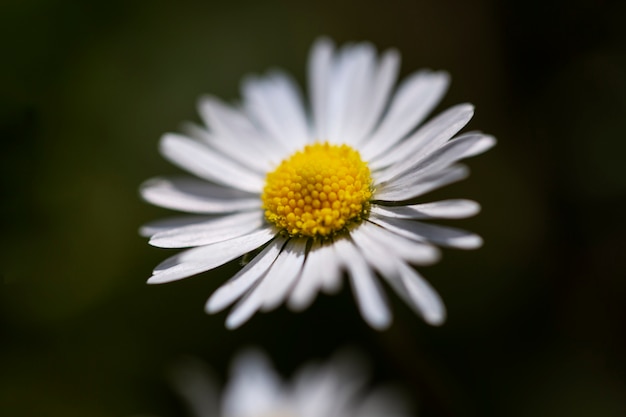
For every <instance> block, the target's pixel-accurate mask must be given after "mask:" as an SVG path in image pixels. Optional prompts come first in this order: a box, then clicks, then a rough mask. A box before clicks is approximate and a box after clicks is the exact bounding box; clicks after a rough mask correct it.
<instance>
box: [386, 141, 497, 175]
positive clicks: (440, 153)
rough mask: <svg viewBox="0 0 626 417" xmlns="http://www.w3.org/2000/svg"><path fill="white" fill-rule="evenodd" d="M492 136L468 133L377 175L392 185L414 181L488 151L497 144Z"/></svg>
mask: <svg viewBox="0 0 626 417" xmlns="http://www.w3.org/2000/svg"><path fill="white" fill-rule="evenodd" d="M495 143H496V142H495V139H494V138H493V137H492V136H487V135H482V134H466V135H462V136H459V137H457V138H455V139H452V140H451V141H449V142H448V143H446V144H445V145H444V146H442V147H440V148H439V149H437V151H435V152H433V153H431V154H430V155H428V156H427V157H425V158H423V159H420V160H419V162H415V160H412V159H409V160H407V161H409V162H408V163H406V164H398V166H397V167H393V168H389V169H388V170H386V171H385V172H384V173H383V174H381V175H377V176H376V177H377V181H380V182H381V183H383V184H384V183H385V182H388V183H389V184H390V185H392V186H402V184H407V183H413V182H415V181H416V180H417V179H418V178H421V177H424V176H426V175H428V174H430V173H433V172H437V171H440V170H442V169H445V168H447V167H448V166H450V165H452V164H454V163H455V162H457V161H459V160H461V159H464V158H468V157H470V156H474V155H476V153H478V152H482V151H486V150H487V149H489V148H491V147H492V146H494V145H495Z"/></svg>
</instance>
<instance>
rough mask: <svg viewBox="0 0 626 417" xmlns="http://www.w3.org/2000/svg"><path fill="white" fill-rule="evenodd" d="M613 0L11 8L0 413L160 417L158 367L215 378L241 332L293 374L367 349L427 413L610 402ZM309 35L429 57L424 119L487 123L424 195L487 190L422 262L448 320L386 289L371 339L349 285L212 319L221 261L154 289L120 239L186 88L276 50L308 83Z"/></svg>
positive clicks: (619, 396) (483, 414)
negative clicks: (419, 311) (436, 81)
mask: <svg viewBox="0 0 626 417" xmlns="http://www.w3.org/2000/svg"><path fill="white" fill-rule="evenodd" d="M625 7H626V5H625V4H624V2H620V1H612V0H606V1H602V2H600V1H584V0H583V1H576V2H572V1H568V2H565V1H555V0H548V1H533V0H530V1H529V0H524V1H522V0H509V1H506V2H494V1H487V0H476V1H469V2H451V1H433V2H427V1H406V0H389V1H384V2H380V1H373V0H360V1H356V0H346V1H341V2H337V1H329V0H318V1H315V2H293V1H285V0H267V1H264V2H262V3H261V2H255V1H252V0H233V1H231V2H208V1H191V0H184V1H182V2H171V1H162V0H155V1H151V2H149V3H148V2H142V1H138V2H121V1H116V0H112V1H106V2H104V1H99V0H94V1H78V0H20V1H15V0H14V1H11V0H9V1H5V2H3V4H2V8H1V9H2V12H1V13H0V32H1V33H2V35H3V36H0V45H1V50H2V54H3V55H2V57H3V60H2V65H0V74H2V77H0V84H1V88H2V90H1V94H0V124H1V129H2V130H1V135H0V137H1V138H2V151H1V152H0V172H1V173H2V175H1V176H0V178H2V180H1V182H2V187H1V188H2V204H0V212H1V218H2V220H3V221H2V227H1V229H0V230H1V233H0V240H1V242H2V244H1V247H2V251H0V254H1V255H0V256H1V257H2V259H0V275H1V276H0V338H1V340H2V343H1V344H0V369H2V372H0V415H3V416H4V415H8V416H62V417H72V416H76V417H92V416H93V417H109V416H111V417H113V416H116V417H117V416H124V415H128V414H132V413H134V412H147V413H150V414H153V415H161V416H174V415H177V411H181V410H179V409H178V404H179V403H178V399H177V398H176V397H175V396H174V395H172V394H171V392H170V391H171V390H170V387H169V386H168V384H167V382H166V381H165V379H164V378H163V376H162V375H161V370H162V369H163V364H164V363H167V362H168V361H170V360H171V359H172V358H173V357H177V356H179V355H180V354H182V353H191V354H194V355H196V356H199V357H201V358H203V359H205V360H206V361H207V362H209V363H212V364H214V366H215V367H216V372H217V373H219V374H220V375H223V374H225V372H226V369H225V368H226V366H227V364H226V363H224V364H222V363H219V362H218V363H214V362H213V358H228V357H230V356H231V354H232V349H233V348H234V347H237V346H240V345H241V344H242V343H246V344H255V345H257V344H258V345H261V346H262V347H263V349H264V350H266V351H268V352H271V353H272V357H273V360H274V362H275V365H276V367H277V368H278V369H280V370H281V371H284V373H285V375H291V374H292V372H293V371H294V370H295V369H297V368H298V366H299V365H300V364H301V363H304V362H305V361H306V360H308V359H309V358H311V357H325V356H327V355H328V354H329V352H332V351H333V349H334V348H335V347H336V346H339V345H344V344H350V345H357V346H360V347H361V346H362V347H363V349H364V350H365V352H366V353H367V355H368V357H371V358H372V366H373V368H374V372H373V381H374V382H375V383H376V381H378V380H381V379H383V380H394V381H398V382H399V383H401V384H402V385H403V386H405V387H406V388H407V390H408V391H409V393H411V394H412V393H419V394H420V399H419V401H418V402H416V406H417V407H419V410H418V412H417V413H416V414H417V415H418V416H420V417H424V416H426V417H429V416H430V417H432V416H436V417H440V416H461V417H465V416H468V417H473V416H480V417H489V416H498V417H500V416H512V417H523V416H533V417H544V416H550V417H553V416H556V415H568V416H576V415H585V416H587V415H592V416H600V417H604V416H619V417H622V416H623V415H624V412H623V410H624V395H623V393H624V383H623V374H624V373H625V372H624V369H623V362H624V361H623V359H622V358H623V352H624V351H626V339H625V336H624V332H623V329H624V320H623V318H624V316H625V315H626V311H625V308H626V305H625V303H624V301H623V300H624V299H625V298H626V288H625V287H624V279H623V277H624V276H626V264H625V262H626V258H625V257H624V256H623V254H624V253H625V252H626V243H625V241H624V238H623V237H624V235H625V233H626V228H625V227H624V225H623V224H624V222H623V213H624V205H625V201H624V195H626V193H625V190H626V172H625V171H624V169H623V155H624V154H626V149H625V147H626V141H624V140H623V132H624V131H626V126H625V125H626V118H624V117H623V115H624V114H625V113H626V100H625V97H626V84H625V83H624V74H625V73H626V32H625V30H624V29H625V28H624V23H623V22H624V21H625V20H626V13H625V10H624V8H625ZM320 34H325V35H328V36H330V37H332V38H333V39H335V41H336V42H337V43H341V44H343V43H345V42H348V41H353V40H358V39H370V40H372V42H373V43H374V44H375V45H376V46H377V47H378V49H379V50H384V49H387V48H389V47H392V46H393V47H396V48H398V50H400V51H402V60H403V61H402V71H403V72H401V74H400V76H401V77H404V76H406V75H408V73H409V72H410V71H411V70H412V69H416V68H422V67H424V66H430V67H431V68H445V69H446V70H447V71H448V72H449V73H450V75H451V78H452V80H453V84H452V86H451V88H450V91H449V93H448V95H447V96H446V97H445V99H444V101H443V102H442V104H441V106H440V108H439V109H437V110H436V111H441V110H442V109H445V108H447V107H449V106H451V105H454V104H456V103H463V102H466V101H472V102H473V103H474V104H475V105H476V108H477V109H479V111H478V112H477V114H476V116H475V118H474V119H473V120H472V126H476V127H480V128H488V129H489V132H490V133H492V134H494V135H495V136H496V137H498V138H499V139H500V141H499V143H498V147H497V148H495V149H494V150H493V151H491V152H488V153H486V154H485V155H483V156H481V157H480V161H478V160H476V161H475V162H476V163H474V161H472V178H471V180H470V181H463V182H459V183H457V184H454V185H451V186H450V187H448V188H446V189H445V190H442V192H441V193H435V194H433V195H432V198H433V199H440V198H441V199H445V198H449V197H450V196H451V195H455V196H463V197H465V198H470V199H473V200H476V201H480V203H481V206H482V212H481V215H480V216H476V217H474V218H471V219H467V220H463V227H464V228H467V229H468V230H475V231H479V232H480V234H481V235H482V237H483V238H484V240H485V242H486V243H485V246H484V247H483V248H481V249H480V250H479V251H472V252H464V251H446V253H445V262H440V263H438V264H437V265H434V266H430V267H427V268H423V269H422V270H421V271H422V272H423V273H424V275H425V276H427V277H428V279H429V280H430V281H431V282H433V283H436V286H437V291H438V292H439V293H440V294H441V296H442V298H443V299H445V301H446V304H447V306H448V309H449V311H448V313H449V315H448V316H449V318H450V319H449V320H448V321H447V323H446V325H445V326H443V327H438V328H431V327H430V326H428V325H426V324H424V323H422V322H421V321H420V320H416V319H415V316H414V314H413V312H412V311H410V309H409V308H408V307H406V306H405V305H404V303H403V302H402V301H400V300H399V299H397V298H396V297H389V298H390V300H389V301H390V302H391V304H392V308H393V311H394V321H395V325H394V326H392V327H391V329H390V330H389V331H387V332H383V333H379V332H372V331H371V329H370V328H369V327H368V326H367V325H366V324H364V323H363V320H362V319H361V317H360V316H359V314H358V311H357V310H356V309H355V308H354V304H353V301H352V300H351V296H350V294H349V292H348V291H344V292H342V293H341V294H339V295H338V296H335V297H325V296H321V297H319V298H318V299H317V300H316V302H315V304H314V305H312V306H311V308H310V309H308V310H306V311H305V312H303V313H301V314H298V315H296V314H286V313H282V312H279V313H277V314H268V315H259V317H255V319H254V323H253V324H254V325H253V326H245V327H243V328H241V329H240V330H239V331H237V332H228V331H227V330H225V329H224V325H223V322H222V321H221V320H216V319H215V317H211V316H206V315H204V314H202V305H203V303H204V302H205V301H206V296H207V294H210V293H212V292H213V291H215V290H216V289H217V287H218V286H219V284H220V283H221V282H223V281H224V280H226V279H228V277H230V276H232V275H233V274H234V273H236V270H237V269H238V266H237V265H227V266H224V267H223V268H220V269H219V270H217V271H215V272H216V274H217V275H215V276H213V278H211V279H207V278H205V279H188V280H183V281H180V282H177V283H173V284H170V285H167V286H146V285H145V280H144V279H143V278H141V277H143V276H144V274H145V273H146V271H150V270H151V268H152V267H153V266H154V265H156V264H157V263H158V262H159V261H161V260H162V259H163V258H164V257H166V256H167V255H168V251H166V250H162V251H161V250H158V249H155V250H148V248H146V243H145V240H144V239H143V238H141V237H139V236H133V235H132V231H134V230H137V228H138V227H139V226H140V225H141V224H143V223H144V222H145V221H146V219H152V218H154V219H156V218H159V217H161V216H165V215H167V211H166V210H162V209H158V208H155V207H152V206H150V205H148V204H145V203H143V202H142V201H141V200H140V198H139V197H138V195H137V184H139V183H141V182H142V181H143V180H144V179H146V178H148V177H149V176H151V175H154V174H155V173H162V174H164V175H165V174H170V175H176V174H180V173H181V171H179V170H177V169H176V168H175V167H173V166H171V165H170V164H169V163H168V162H167V161H165V160H162V159H161V158H159V157H158V154H157V152H156V150H155V147H154V145H155V142H156V141H157V140H158V138H159V137H160V135H161V134H162V133H163V132H166V131H178V130H179V128H180V122H181V121H182V120H189V119H193V118H194V117H196V109H195V100H196V99H197V97H198V93H199V92H201V91H206V92H211V93H213V94H215V95H216V96H219V97H223V98H224V99H226V100H230V99H235V98H236V97H238V96H239V92H238V90H239V82H240V80H241V78H242V77H243V76H244V75H245V74H246V73H247V72H261V71H264V70H265V69H266V68H270V67H272V66H275V65H280V66H281V67H282V68H284V69H285V70H286V71H288V72H289V73H291V74H293V75H294V77H295V78H296V81H297V82H298V83H299V84H300V85H303V83H304V81H305V73H304V69H303V67H302V63H303V62H304V61H305V60H306V55H307V51H308V48H309V46H310V45H311V42H312V41H313V40H314V39H315V38H317V37H318V36H319V35H320ZM196 121H197V122H199V120H198V119H196ZM457 223H458V222H457ZM470 277H471V278H470ZM331 312H332V314H331ZM404 323H411V325H410V326H404ZM346 329H349V330H350V331H349V332H347V331H346ZM180 414H182V412H181V413H180Z"/></svg>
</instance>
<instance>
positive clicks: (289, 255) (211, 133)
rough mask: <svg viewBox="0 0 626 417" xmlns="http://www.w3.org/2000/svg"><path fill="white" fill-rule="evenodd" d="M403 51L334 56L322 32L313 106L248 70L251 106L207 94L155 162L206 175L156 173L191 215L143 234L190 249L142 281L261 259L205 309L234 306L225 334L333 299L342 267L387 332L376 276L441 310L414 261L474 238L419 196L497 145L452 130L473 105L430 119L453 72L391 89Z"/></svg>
mask: <svg viewBox="0 0 626 417" xmlns="http://www.w3.org/2000/svg"><path fill="white" fill-rule="evenodd" d="M399 62H400V57H399V54H398V53H397V52H396V51H395V50H389V51H386V52H385V53H383V54H382V56H380V57H378V56H377V54H376V50H375V49H374V47H373V46H372V45H371V44H369V43H360V44H350V45H346V46H344V47H343V48H341V49H339V50H335V48H334V46H333V44H332V43H331V42H330V41H329V40H327V39H322V40H319V41H318V42H316V43H315V45H314V46H313V48H312V51H311V54H310V60H309V68H308V70H309V71H308V75H309V88H310V95H311V103H310V111H307V109H306V108H305V105H304V103H303V100H302V98H301V95H300V93H299V90H298V88H297V86H296V85H295V83H294V82H293V81H292V80H291V78H289V77H288V76H287V75H286V74H284V73H282V72H277V71H274V72H271V73H269V74H267V75H266V76H263V77H249V78H247V79H245V80H244V82H243V85H242V95H243V101H242V103H241V105H238V106H231V105H227V104H224V103H223V102H221V101H219V100H218V99H217V98H215V97H211V96H207V97H203V98H202V99H201V100H200V102H199V112H200V115H201V117H202V119H203V121H204V123H205V125H206V126H197V125H188V129H187V135H186V136H185V135H180V134H166V135H164V136H163V137H162V139H161V146H160V150H161V153H162V154H163V155H164V156H165V158H167V159H168V160H169V161H171V162H172V163H174V164H175V165H178V166H179V167H181V168H183V169H184V170H187V171H189V172H190V173H192V174H194V175H195V176H196V177H198V178H157V179H153V180H151V181H148V182H147V183H146V184H144V185H143V186H142V188H141V194H142V196H143V198H144V199H146V200H147V201H149V202H151V203H153V204H156V205H159V206H161V207H166V208H170V209H175V210H180V211H184V212H187V213H194V214H195V216H189V217H182V218H181V217H178V218H174V219H168V220H164V221H159V222H156V223H153V224H149V225H147V226H145V227H144V228H143V229H142V233H143V234H144V235H146V236H149V237H150V243H151V244H152V245H154V246H158V247H163V248H191V249H187V250H185V251H183V252H181V253H178V254H177V255H175V256H173V257H171V258H169V259H167V260H166V261H164V262H163V263H161V264H160V265H158V266H157V267H156V269H155V270H154V274H153V276H152V277H151V278H150V279H149V280H148V283H151V284H157V283H164V282H170V281H174V280H178V279H181V278H185V277H189V276H191V275H194V274H198V273H201V272H204V271H208V270H210V269H213V268H216V267H218V266H220V265H223V264H225V263H227V262H229V261H232V260H233V259H237V258H240V257H242V256H243V255H246V254H250V253H251V252H253V254H251V256H249V258H250V259H251V260H250V261H249V262H248V263H247V264H245V266H243V268H242V269H241V270H240V271H239V272H238V273H237V274H236V275H235V276H234V277H233V278H232V279H231V280H229V281H228V282H227V283H225V284H224V285H223V286H222V287H220V288H219V289H218V290H217V291H216V292H215V293H214V294H213V295H212V296H211V297H210V299H209V300H208V302H207V304H206V311H207V312H209V313H215V312H218V311H220V310H222V309H224V308H226V307H228V306H229V305H231V304H232V303H234V302H235V301H237V300H238V303H237V304H236V305H235V307H234V308H233V309H232V310H231V312H230V314H229V315H228V317H227V319H226V326H227V327H228V328H235V327H238V326H240V325H241V324H242V323H244V322H245V321H247V320H248V319H249V318H250V317H251V316H252V315H253V314H254V313H255V312H257V311H268V310H272V309H274V308H276V307H277V306H279V305H280V304H282V303H283V302H286V304H287V305H288V306H289V307H290V308H291V309H292V310H296V311H299V310H303V309H305V308H306V307H308V306H309V305H310V304H311V302H312V301H313V299H314V298H315V296H316V294H317V293H318V292H319V291H323V292H326V293H334V292H336V291H337V290H338V289H339V288H340V287H341V283H342V275H343V273H344V272H346V273H347V276H348V278H349V282H350V285H351V287H352V290H353V292H354V295H355V298H356V301H357V304H358V307H359V309H360V312H361V315H362V316H363V318H364V319H365V321H367V323H369V324H370V325H371V326H372V327H374V328H376V329H383V328H386V327H387V326H389V324H390V323H391V313H390V311H389V309H388V306H387V302H386V301H385V296H384V293H383V290H382V287H381V285H380V283H379V281H378V279H377V276H380V277H382V278H383V279H384V280H385V281H386V282H387V283H388V284H389V285H390V286H391V287H392V288H393V289H394V290H395V291H396V293H397V294H398V295H399V296H400V297H401V298H402V299H404V300H405V301H406V303H407V304H408V305H409V306H411V307H412V308H413V309H415V310H416V311H417V312H418V313H419V314H421V315H422V316H423V318H424V320H425V321H426V322H428V323H430V324H433V325H437V324H441V323H442V322H443V321H444V319H445V308H444V306H443V303H442V301H441V299H440V297H439V295H438V294H437V293H436V292H435V290H434V289H433V288H432V287H431V286H430V285H429V284H428V283H427V282H426V281H425V280H424V279H423V278H422V277H421V276H420V275H419V274H418V273H417V272H416V271H415V270H414V269H413V268H412V266H411V265H426V264H432V263H433V262H436V261H437V260H438V259H439V250H438V249H437V247H436V246H435V245H439V246H444V247H452V248H458V249H474V248H478V247H479V246H480V245H481V244H482V240H481V238H480V237H479V236H477V235H475V234H473V233H469V232H466V231H462V230H458V229H453V228H450V227H444V226H439V225H433V224H430V223H424V222H423V220H430V219H435V218H446V219H451V218H464V217H468V216H472V215H474V214H476V213H477V212H478V211H479V209H480V207H479V205H478V204H477V203H475V202H473V201H469V200H460V199H454V200H443V201H437V202H429V203H421V202H419V199H420V198H421V197H422V196H423V195H424V194H426V193H427V192H429V191H431V190H434V189H436V188H439V187H442V186H444V185H447V184H450V183H452V182H455V181H458V180H461V179H463V178H465V177H467V175H468V169H467V168H466V167H465V166H463V165H460V164H458V163H457V162H458V161H459V160H461V159H463V158H467V157H470V156H474V155H476V154H479V153H481V152H484V151H485V150H487V149H489V148H491V147H492V146H493V145H494V144H495V139H494V138H493V137H491V136H488V135H484V134H482V133H480V132H468V133H464V134H462V135H459V136H454V135H456V134H457V133H458V132H459V131H460V130H461V129H462V128H463V127H464V126H465V125H466V124H467V123H468V122H469V120H470V119H471V117H472V115H473V112H474V109H473V107H472V106H471V105H470V104H461V105H457V106H454V107H452V108H450V109H448V110H446V111H445V112H443V113H441V114H440V115H438V116H436V117H434V118H432V119H430V120H429V121H427V122H425V123H424V120H425V119H426V117H427V115H428V114H429V113H430V111H431V110H432V109H433V108H434V107H435V106H436V105H437V103H438V102H439V100H440V99H441V97H442V96H443V94H444V92H445V91H446V89H447V86H448V75H447V74H446V73H445V72H440V71H435V72H433V71H428V70H422V71H418V72H416V73H413V74H411V75H410V76H408V77H407V78H406V79H405V80H403V81H402V82H401V83H399V85H398V86H397V87H396V88H394V84H395V83H396V77H397V74H398V67H399Z"/></svg>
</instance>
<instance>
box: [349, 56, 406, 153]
mask: <svg viewBox="0 0 626 417" xmlns="http://www.w3.org/2000/svg"><path fill="white" fill-rule="evenodd" d="M399 68H400V54H399V53H398V51H396V50H394V49H390V50H388V51H386V52H385V53H384V54H383V56H382V58H381V59H380V64H379V65H378V68H377V70H376V74H374V76H373V80H372V85H371V86H368V90H371V93H370V96H369V97H368V100H367V104H368V106H367V107H366V108H364V109H363V112H362V114H361V117H360V120H359V125H358V126H355V127H354V130H355V132H354V143H355V144H356V145H357V147H360V146H359V145H360V144H361V143H362V142H363V141H364V140H366V139H368V138H369V135H371V133H372V130H373V129H374V128H375V127H376V125H377V124H378V122H379V121H380V120H381V117H382V114H383V111H384V110H385V108H386V106H387V103H388V101H389V96H390V95H391V92H392V90H393V86H394V83H395V81H396V78H397V76H398V71H399Z"/></svg>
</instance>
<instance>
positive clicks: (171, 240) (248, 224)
mask: <svg viewBox="0 0 626 417" xmlns="http://www.w3.org/2000/svg"><path fill="white" fill-rule="evenodd" d="M263 224H264V215H263V212H262V211H261V210H258V211H256V212H252V213H250V212H246V213H238V214H231V215H228V216H220V217H218V218H214V219H210V220H206V221H204V222H201V223H196V224H192V225H188V226H182V227H178V228H175V229H169V230H166V231H163V232H159V233H157V234H155V235H154V236H152V239H150V244H151V245H153V246H157V247H161V248H186V247H192V246H204V245H210V244H212V243H216V242H222V241H224V240H229V239H233V238H235V237H238V236H242V235H245V234H248V233H251V232H253V231H255V230H257V229H259V228H260V227H261V226H262V225H263Z"/></svg>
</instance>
